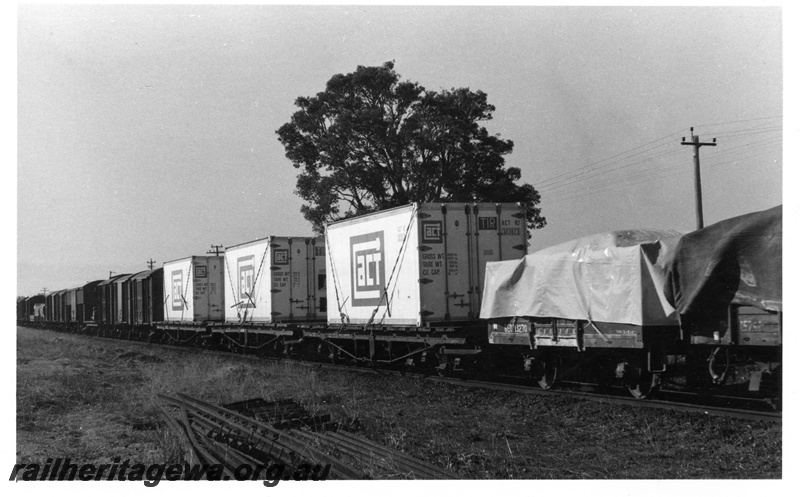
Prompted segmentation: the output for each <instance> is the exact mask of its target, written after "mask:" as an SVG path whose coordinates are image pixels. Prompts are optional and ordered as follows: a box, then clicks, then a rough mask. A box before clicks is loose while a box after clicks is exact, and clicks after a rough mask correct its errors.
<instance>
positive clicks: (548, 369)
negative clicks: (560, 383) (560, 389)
mask: <svg viewBox="0 0 800 497" xmlns="http://www.w3.org/2000/svg"><path fill="white" fill-rule="evenodd" d="M560 366H561V359H559V358H557V357H556V358H552V357H548V358H546V359H544V360H541V361H536V367H535V368H534V369H533V370H532V371H531V378H533V379H534V380H536V382H537V383H538V384H539V386H540V387H542V388H544V389H545V390H549V389H551V388H553V385H555V383H556V378H557V377H558V369H559V367H560Z"/></svg>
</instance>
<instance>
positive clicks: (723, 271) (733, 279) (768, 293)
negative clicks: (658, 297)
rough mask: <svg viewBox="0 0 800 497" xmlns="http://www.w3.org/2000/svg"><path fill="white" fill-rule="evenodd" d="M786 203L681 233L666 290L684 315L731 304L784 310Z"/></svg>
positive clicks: (669, 266)
mask: <svg viewBox="0 0 800 497" xmlns="http://www.w3.org/2000/svg"><path fill="white" fill-rule="evenodd" d="M782 242H783V210H782V206H777V207H773V208H772V209H769V210H765V211H761V212H754V213H752V214H745V215H743V216H739V217H734V218H731V219H726V220H725V221H720V222H719V223H716V224H713V225H711V226H708V227H706V228H703V229H701V230H698V231H695V232H693V233H689V234H687V235H684V236H683V237H681V240H680V241H679V242H678V246H677V248H676V250H675V255H674V259H673V260H672V262H671V263H670V264H669V265H668V270H667V281H666V283H665V285H664V293H665V294H666V297H667V300H668V301H669V302H670V303H671V304H672V305H673V307H675V308H676V309H677V311H678V312H679V313H680V314H683V315H687V314H694V315H700V314H705V313H716V312H718V311H719V310H720V309H727V307H728V306H729V305H730V304H740V305H749V306H754V307H758V308H761V309H765V310H769V311H781V310H782V308H783V298H782V290H781V285H782V277H781V270H782V266H783V264H782V261H781V257H782V249H781V245H782Z"/></svg>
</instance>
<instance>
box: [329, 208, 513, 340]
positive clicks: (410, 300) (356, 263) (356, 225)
mask: <svg viewBox="0 0 800 497" xmlns="http://www.w3.org/2000/svg"><path fill="white" fill-rule="evenodd" d="M326 248H327V250H328V273H329V275H330V276H329V278H330V280H331V282H330V284H329V285H328V306H329V310H328V322H329V323H331V324H339V323H345V324H348V323H358V324H365V323H374V324H388V325H412V326H423V325H428V324H434V323H443V322H452V321H466V320H473V319H477V317H478V314H479V312H480V304H481V292H482V289H483V278H484V267H485V265H486V262H489V261H498V260H508V259H519V258H520V257H522V256H524V255H525V253H526V252H527V228H526V219H525V209H524V207H522V206H521V205H519V204H512V203H504V204H489V203H480V204H458V203H448V204H433V203H428V204H411V205H408V206H403V207H397V208H394V209H389V210H385V211H381V212H377V213H374V214H369V215H365V216H360V217H356V218H352V219H347V220H344V221H339V222H336V223H333V224H331V225H329V226H328V228H327V230H326Z"/></svg>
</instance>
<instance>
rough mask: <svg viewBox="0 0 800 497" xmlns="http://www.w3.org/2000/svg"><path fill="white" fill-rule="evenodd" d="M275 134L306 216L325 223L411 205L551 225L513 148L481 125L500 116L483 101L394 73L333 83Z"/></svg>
mask: <svg viewBox="0 0 800 497" xmlns="http://www.w3.org/2000/svg"><path fill="white" fill-rule="evenodd" d="M295 105H296V106H297V107H299V109H300V110H298V111H297V112H295V113H294V115H292V118H291V120H290V122H288V123H286V124H284V125H283V126H281V127H280V129H278V130H277V134H278V139H279V141H280V142H281V144H283V146H284V148H285V150H286V157H287V158H288V159H289V160H290V161H291V162H292V164H293V165H294V167H296V168H298V169H300V170H301V172H300V174H299V175H298V177H297V190H296V192H295V193H297V194H298V195H299V196H300V197H301V198H302V199H303V200H305V202H306V203H305V204H304V205H303V206H302V208H301V210H302V213H303V216H304V217H305V218H306V219H307V220H308V221H310V222H311V223H312V225H313V226H314V230H315V231H317V232H319V233H321V232H323V231H324V226H325V224H326V223H328V222H331V221H335V220H338V219H344V218H347V217H351V216H355V215H359V214H365V213H368V212H373V211H376V210H381V209H385V208H388V207H395V206H399V205H405V204H408V203H410V202H521V203H523V204H524V205H525V206H526V208H527V215H528V227H529V228H530V229H538V228H542V227H543V226H545V224H546V220H545V218H544V217H542V215H541V209H540V208H538V207H537V205H538V204H539V202H540V197H539V193H538V192H537V191H536V189H535V188H534V187H533V186H531V185H529V184H527V183H526V184H521V185H520V184H517V182H518V181H519V180H520V177H521V173H520V170H519V168H515V167H509V168H506V167H505V159H504V156H505V155H507V154H510V153H511V151H512V150H513V148H514V144H513V143H512V142H511V140H503V139H501V138H500V137H499V136H494V135H490V134H489V132H488V131H487V130H486V128H484V127H483V126H481V125H480V123H481V122H484V121H488V120H490V119H492V112H494V110H495V108H494V106H492V105H490V104H489V103H488V102H487V97H486V94H485V93H483V92H482V91H474V92H473V91H470V90H469V89H468V88H458V89H451V90H443V91H441V92H434V91H427V90H425V88H423V87H422V86H420V85H419V84H417V83H411V82H409V81H400V76H399V75H398V74H397V73H396V72H395V71H394V63H393V62H386V63H384V64H383V66H380V67H364V66H358V68H357V69H356V71H355V72H353V73H350V74H346V75H342V74H337V75H335V76H333V77H332V78H331V79H330V81H328V84H327V86H326V88H325V91H323V92H320V93H318V94H317V95H316V96H315V97H299V98H297V100H296V101H295Z"/></svg>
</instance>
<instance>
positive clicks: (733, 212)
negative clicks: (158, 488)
mask: <svg viewBox="0 0 800 497" xmlns="http://www.w3.org/2000/svg"><path fill="white" fill-rule="evenodd" d="M782 16H783V11H782V9H781V7H780V6H772V7H687V6H683V7H647V6H636V5H632V6H622V7H537V6H510V7H482V6H397V7H378V6H369V5H355V6H308V5H294V6H280V7H279V6H269V5H252V6H227V5H222V6H212V5H172V6H162V5H91V6H76V5H59V4H30V5H19V6H18V10H17V25H16V29H17V32H16V40H15V41H16V44H17V52H16V55H17V57H16V70H17V88H16V90H17V92H16V93H17V95H16V96H17V107H16V113H17V116H16V117H17V119H16V126H17V143H16V146H17V150H16V158H17V162H16V163H17V169H16V191H15V192H12V193H14V194H15V195H16V214H17V215H16V244H17V246H16V262H17V264H16V270H17V295H33V294H35V293H39V292H40V291H41V290H42V289H44V288H46V289H47V290H48V291H56V290H60V289H64V288H72V287H76V286H79V285H82V284H84V283H86V282H87V281H91V280H96V279H103V278H107V277H108V275H109V273H110V272H115V273H129V272H136V271H141V270H144V269H147V261H148V260H151V259H152V260H154V261H156V266H160V265H161V264H163V263H164V262H166V261H170V260H175V259H180V258H184V257H188V256H190V255H202V254H205V253H206V251H208V250H210V249H211V245H212V244H213V245H223V246H231V245H236V244H239V243H243V242H247V241H251V240H254V239H257V238H262V237H265V236H269V235H280V236H295V235H296V236H307V235H310V234H311V227H310V225H309V223H308V222H306V221H305V220H304V219H303V217H302V215H301V214H300V206H301V205H302V202H301V200H300V198H299V197H297V196H296V195H295V194H294V193H293V192H294V189H295V181H296V175H297V170H295V169H294V168H293V167H292V165H291V163H290V161H289V160H288V159H287V158H286V157H285V155H284V149H283V147H282V145H281V144H280V143H279V142H278V139H277V135H276V133H275V131H276V130H277V129H278V128H279V127H280V126H281V125H282V124H284V123H286V122H288V121H289V119H290V117H291V115H292V114H293V112H294V111H295V110H297V108H296V107H295V105H294V101H295V99H296V98H297V97H300V96H311V95H314V94H316V93H317V92H320V91H323V90H324V88H325V84H326V82H327V81H328V80H329V79H330V78H331V77H332V76H333V75H335V74H343V73H349V72H352V71H354V70H355V69H356V68H357V66H359V65H363V66H377V65H381V64H383V63H384V62H386V61H390V60H392V61H394V62H395V70H396V71H397V72H398V73H399V74H400V76H401V78H402V79H403V80H410V81H414V82H417V83H419V84H420V85H422V86H424V87H425V88H427V89H429V90H442V89H450V88H461V87H468V88H470V89H472V90H481V91H483V92H485V93H486V94H487V95H488V100H489V103H491V104H492V105H494V106H495V108H496V110H495V112H494V116H493V117H494V118H493V119H492V120H491V121H488V122H486V123H484V125H485V126H486V128H487V129H488V130H489V131H490V132H491V133H496V134H499V135H500V136H501V137H502V138H504V139H510V140H512V141H513V142H514V151H513V153H512V154H510V155H509V156H507V157H506V165H507V166H509V167H518V168H520V169H521V171H522V181H524V182H527V183H530V184H532V185H533V186H534V187H536V188H537V190H538V191H539V192H540V193H541V196H542V202H541V204H540V207H541V208H542V214H543V215H544V216H545V217H546V219H547V226H546V227H545V228H543V229H541V230H536V231H534V232H533V234H532V238H531V244H530V249H529V250H531V251H533V250H538V249H541V248H545V247H547V246H550V245H554V244H557V243H560V242H563V241H567V240H570V239H573V238H576V237H579V236H584V235H589V234H593V233H598V232H603V231H611V230H619V229H631V228H659V229H675V230H678V231H682V232H688V231H692V230H693V229H695V227H696V219H695V204H694V199H695V192H694V176H693V174H694V173H693V158H692V154H693V147H690V146H683V145H681V141H682V138H684V137H686V139H687V140H691V132H690V127H694V133H695V134H697V135H698V136H699V137H700V140H701V141H702V142H704V143H705V142H711V141H712V140H713V139H715V138H716V146H713V147H712V146H704V147H701V148H700V161H701V171H702V173H701V174H702V193H703V213H704V219H705V224H706V225H709V224H712V223H714V222H717V221H720V220H723V219H727V218H729V217H733V216H737V215H740V214H744V213H748V212H753V211H758V210H763V209H767V208H770V207H773V206H776V205H779V204H781V203H782V201H783V200H782V178H783V173H784V171H783V148H784V144H783V135H784V129H783V122H784V115H783V113H784V102H783V78H784V69H783V58H784V57H783V48H782V45H783V41H782V39H783V36H784V34H785V33H784V32H783V30H784V26H783V22H784V20H783V18H782Z"/></svg>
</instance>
